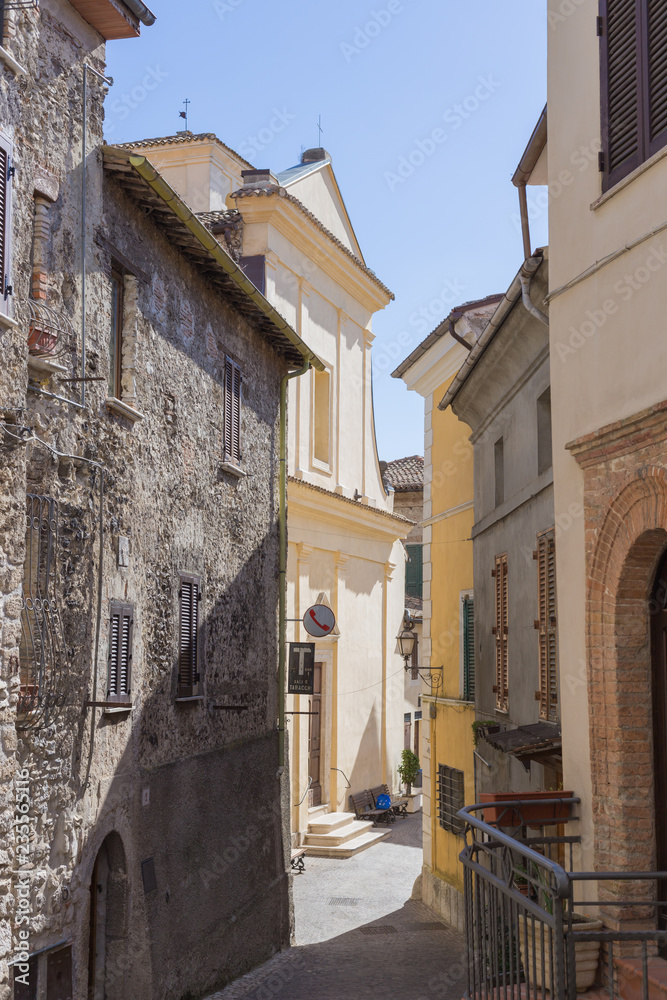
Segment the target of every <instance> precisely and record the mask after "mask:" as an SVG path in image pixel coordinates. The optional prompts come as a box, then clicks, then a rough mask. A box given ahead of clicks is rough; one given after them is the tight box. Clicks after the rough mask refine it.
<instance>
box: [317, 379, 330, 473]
mask: <svg viewBox="0 0 667 1000" xmlns="http://www.w3.org/2000/svg"><path fill="white" fill-rule="evenodd" d="M313 397H314V398H313V458H314V459H316V461H318V462H322V464H323V465H329V464H330V458H331V456H330V437H331V434H330V412H331V376H330V374H329V372H327V371H324V372H318V371H316V370H315V369H313Z"/></svg>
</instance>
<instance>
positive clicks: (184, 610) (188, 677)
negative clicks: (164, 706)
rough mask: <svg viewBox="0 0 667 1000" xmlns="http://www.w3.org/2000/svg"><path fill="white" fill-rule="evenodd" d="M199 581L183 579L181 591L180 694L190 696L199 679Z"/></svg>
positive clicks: (194, 690) (194, 691) (183, 696)
mask: <svg viewBox="0 0 667 1000" xmlns="http://www.w3.org/2000/svg"><path fill="white" fill-rule="evenodd" d="M199 595H200V590H199V583H198V581H197V580H194V579H181V589H180V592H179V610H180V630H179V646H178V694H179V697H182V698H188V697H192V696H193V695H194V694H195V693H196V689H197V683H198V681H199V671H198V642H199Z"/></svg>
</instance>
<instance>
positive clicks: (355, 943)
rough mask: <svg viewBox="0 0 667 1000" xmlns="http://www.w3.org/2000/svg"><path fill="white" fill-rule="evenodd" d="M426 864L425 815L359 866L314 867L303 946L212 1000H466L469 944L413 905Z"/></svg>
mask: <svg viewBox="0 0 667 1000" xmlns="http://www.w3.org/2000/svg"><path fill="white" fill-rule="evenodd" d="M421 864H422V849H421V814H420V813H417V814H415V815H414V816H410V817H408V819H407V820H399V821H397V822H396V823H395V824H394V826H393V828H392V835H391V838H390V839H389V840H386V841H383V842H382V843H380V844H377V845H376V846H375V847H372V848H371V849H370V850H367V851H364V852H363V853H361V854H358V855H356V856H355V857H353V858H349V859H347V860H340V859H330V858H306V871H305V872H304V874H302V875H295V877H294V908H295V918H296V946H295V947H293V948H291V949H288V950H286V951H284V952H282V953H280V954H278V955H275V956H274V957H273V958H272V959H271V960H270V961H269V962H267V963H266V964H265V965H263V966H261V967H260V968H259V969H256V970H255V971H254V972H251V973H250V974H249V975H247V976H245V977H243V978H242V979H239V980H237V981H236V982H235V983H232V984H231V985H230V986H229V987H227V989H225V990H223V991H222V992H219V993H216V994H214V996H213V997H211V998H209V1000H364V998H366V997H369V998H370V997H373V998H374V1000H385V998H389V997H397V998H400V1000H460V998H461V997H462V996H463V992H464V975H465V970H464V967H463V960H462V956H463V939H462V937H461V936H460V935H459V934H457V933H455V932H454V931H452V930H451V929H450V928H448V927H447V926H446V925H445V924H444V923H442V922H440V921H438V920H436V918H435V916H434V915H433V913H432V911H431V910H429V909H428V908H427V907H425V906H424V905H423V904H422V903H421V902H417V901H416V900H413V899H411V898H410V896H411V892H412V887H413V885H414V882H415V879H416V878H417V876H418V875H419V872H420V870H421Z"/></svg>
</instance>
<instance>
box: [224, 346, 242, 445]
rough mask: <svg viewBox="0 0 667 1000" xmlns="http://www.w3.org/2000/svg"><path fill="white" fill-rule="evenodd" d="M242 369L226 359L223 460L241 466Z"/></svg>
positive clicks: (229, 359)
mask: <svg viewBox="0 0 667 1000" xmlns="http://www.w3.org/2000/svg"><path fill="white" fill-rule="evenodd" d="M242 381H243V378H242V375H241V369H240V368H239V366H238V365H237V364H236V362H235V361H232V359H231V358H227V357H226V358H225V385H224V420H225V429H224V446H223V453H224V454H223V460H224V461H225V462H229V463H230V464H231V465H240V464H241V383H242Z"/></svg>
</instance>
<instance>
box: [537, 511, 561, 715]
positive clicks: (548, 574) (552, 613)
mask: <svg viewBox="0 0 667 1000" xmlns="http://www.w3.org/2000/svg"><path fill="white" fill-rule="evenodd" d="M537 553H538V556H537V595H538V616H539V617H538V628H539V633H538V643H539V672H540V690H539V702H540V719H544V720H545V721H546V722H557V721H558V644H557V621H556V539H555V535H554V529H553V528H552V529H551V530H550V531H544V532H541V533H540V534H539V535H538V536H537Z"/></svg>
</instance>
